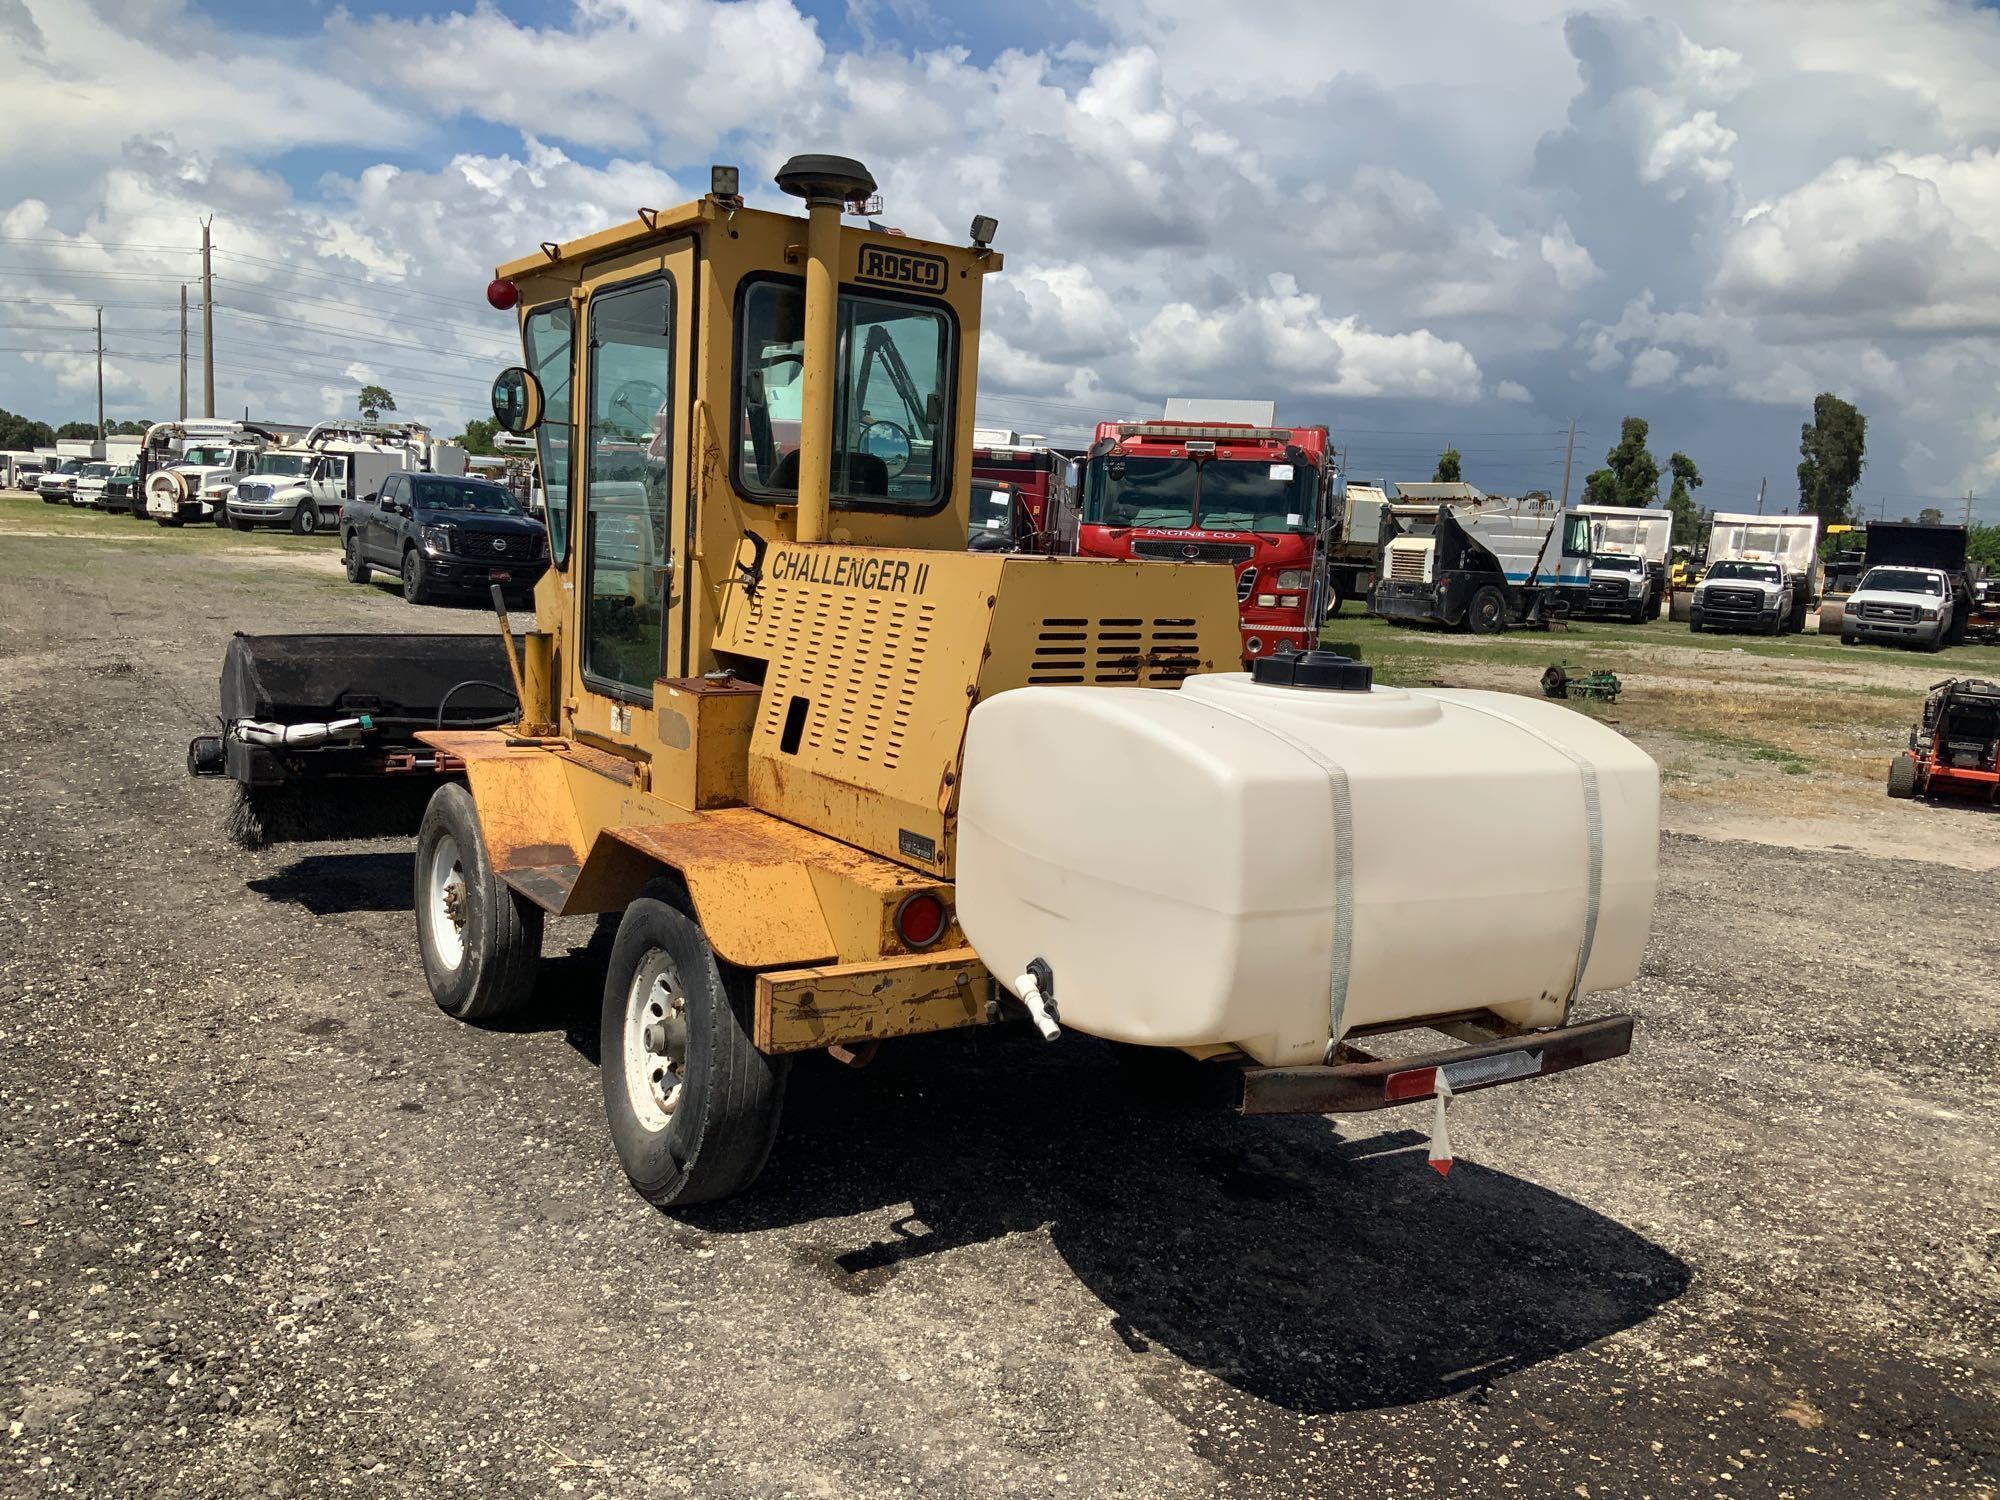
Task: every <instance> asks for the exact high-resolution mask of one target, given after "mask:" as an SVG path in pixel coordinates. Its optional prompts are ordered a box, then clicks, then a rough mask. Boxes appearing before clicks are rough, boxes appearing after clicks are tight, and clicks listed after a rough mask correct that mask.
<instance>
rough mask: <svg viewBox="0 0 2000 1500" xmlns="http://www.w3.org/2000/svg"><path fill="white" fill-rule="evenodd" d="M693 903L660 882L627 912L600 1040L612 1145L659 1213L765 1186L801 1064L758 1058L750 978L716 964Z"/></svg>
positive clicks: (620, 927) (613, 961)
mask: <svg viewBox="0 0 2000 1500" xmlns="http://www.w3.org/2000/svg"><path fill="white" fill-rule="evenodd" d="M683 900H684V898H683V897H682V895H681V893H680V890H679V888H678V887H676V886H674V885H672V884H671V883H669V882H665V881H655V882H653V883H652V884H650V885H648V886H647V887H646V888H645V889H644V890H642V891H641V892H640V893H639V895H638V896H637V897H636V898H635V899H634V900H633V902H632V904H631V905H630V906H628V907H626V908H625V916H624V919H623V920H622V921H620V922H619V924H618V937H617V940H616V941H615V942H614V943H613V944H612V948H611V964H610V968H609V970H608V972H607V973H606V975H605V980H604V1013H603V1017H602V1026H601V1027H600V1030H599V1038H600V1040H599V1047H600V1058H599V1063H598V1076H599V1078H600V1079H601V1080H602V1083H603V1087H604V1116H605V1121H606V1123H607V1124H608V1126H609V1127H610V1131H611V1144H612V1146H613V1147H614V1148H615V1149H616V1150H617V1152H618V1161H619V1164H620V1165H621V1166H623V1167H624V1169H625V1176H626V1177H627V1178H628V1179H629V1180H630V1181H631V1184H632V1187H633V1189H634V1190H635V1191H636V1192H637V1193H638V1194H639V1196H640V1197H642V1198H644V1199H645V1200H646V1201H647V1202H648V1203H650V1204H652V1205H653V1206H654V1207H655V1208H675V1207H680V1206H684V1205H686V1204H691V1203H706V1202H712V1201H713V1200H715V1199H718V1198H726V1197H729V1196H730V1195H732V1194H734V1193H739V1192H742V1191H743V1190H744V1189H745V1188H747V1187H749V1186H750V1184H751V1183H753V1182H754V1181H756V1179H757V1175H758V1174H759V1173H760V1172H762V1171H763V1169H764V1163H765V1162H766V1161H767V1160H768V1159H769V1158H770V1155H771V1146H772V1143H773V1142H774V1141H775V1140H776V1139H777V1135H778V1120H779V1117H780V1115H781V1114H782V1113H783V1109H784V1100H785V1075H786V1072H787V1071H788V1065H789V1062H790V1059H789V1058H785V1057H771V1056H768V1055H766V1054H765V1053H763V1052H760V1051H758V1050H757V1046H756V1044H755V1042H753V1041H752V1040H751V1025H752V1022H753V1018H754V1015H755V1001H754V999H753V997H752V992H751V982H750V975H748V974H747V973H745V972H743V971H741V970H738V969H734V968H727V967H725V966H724V965H723V964H722V963H720V962H719V961H718V960H717V958H716V956H715V950H714V949H713V948H711V947H710V946H709V944H708V939H707V938H705V937H704V936H703V935H702V931H701V928H700V927H699V926H698V925H697V924H696V922H695V920H694V919H693V918H692V917H691V916H689V915H688V914H687V912H686V911H685V910H683V909H682V901H683Z"/></svg>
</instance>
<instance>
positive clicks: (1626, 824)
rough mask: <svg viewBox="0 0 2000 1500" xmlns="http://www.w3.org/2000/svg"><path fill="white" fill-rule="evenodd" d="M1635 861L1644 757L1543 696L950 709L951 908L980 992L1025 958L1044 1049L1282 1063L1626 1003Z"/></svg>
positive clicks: (1228, 682)
mask: <svg viewBox="0 0 2000 1500" xmlns="http://www.w3.org/2000/svg"><path fill="white" fill-rule="evenodd" d="M1658 846H1659V771H1658V768H1657V767H1656V766H1655V765H1654V764H1653V761H1652V759H1651V758H1650V757H1649V756H1647V755H1646V754H1645V753H1644V752H1643V751H1641V750H1639V749H1638V748H1636V747H1635V746H1633V745H1632V744H1631V743H1630V742H1629V741H1627V740H1626V739H1625V738H1624V737H1623V736H1622V735H1620V734H1618V733H1617V732H1616V731H1614V730H1612V729H1609V728H1607V727H1605V726H1604V725H1601V724H1598V723H1596V722H1595V721H1593V720H1591V719H1589V718H1586V717H1585V716H1584V715H1582V714H1580V713H1576V712H1574V711H1573V710H1571V709H1568V708H1564V707H1562V706H1560V705H1558V704H1555V703H1550V702H1546V701H1543V700H1540V699H1535V698H1523V697H1517V696H1514V695H1512V694H1508V693H1486V692H1471V691H1414V690H1404V689H1398V688H1374V689H1372V690H1369V691H1362V692H1345V691H1337V690H1332V689H1326V688H1313V687H1289V686H1285V687H1281V686H1273V685H1269V684H1264V683H1258V682H1254V681H1253V680H1252V679H1251V678H1250V677H1249V676H1247V675H1245V674H1242V673H1227V674H1217V675H1213V676H1201V677H1194V678H1190V679H1189V680H1188V682H1187V683H1186V684H1185V685H1183V686H1182V687H1181V689H1180V690H1179V691H1177V692H1162V691H1159V690H1157V689H1151V688H1104V687H1030V688H1020V689H1016V690H1014V691H1011V692H1007V693H1001V694H998V695H996V696H995V697H993V698H991V699H988V700H987V701H986V702H984V703H982V704H980V705H979V706H978V708H976V709H975V710H974V711H973V713H972V716H971V722H970V725H969V727H968V729H967V733H966V741H965V760H964V768H963V780H962V783H961V790H960V801H959V826H958V862H957V897H956V899H957V907H958V919H959V922H960V924H961V926H962V927H963V929H964V931H965V934H966V937H967V938H968V939H969V940H970V942H971V944H972V946H973V948H974V949H975V950H976V951H977V952H978V954H979V956H980V958H981V960H982V961H984V963H985V964H986V966H987V967H988V968H989V969H991V970H992V971H993V973H994V974H995V975H996V976H998V977H999V979H1000V980H1001V982H1002V983H1004V984H1008V985H1010V986H1012V985H1014V983H1015V981H1016V978H1017V976H1019V975H1021V974H1022V973H1024V972H1025V971H1026V969H1027V966H1028V964H1029V962H1030V960H1032V959H1036V958H1040V959H1043V960H1044V961H1045V962H1047V964H1048V965H1049V967H1050V970H1051V971H1052V973H1053V975H1054V980H1055V984H1054V988H1055V1000H1056V1005H1057V1007H1058V1009H1059V1012H1060V1015H1061V1020H1062V1024H1064V1025H1065V1026H1073V1027H1076V1028H1077V1029H1079V1030H1082V1031H1086V1032H1090V1033H1092V1034H1094V1035H1097V1036H1102V1037H1108V1038H1110V1039H1112V1040H1116V1041H1128V1042H1143V1043H1151V1044H1154V1045H1160V1046H1181V1047H1202V1046H1217V1045H1233V1046H1236V1047H1238V1048H1241V1049H1242V1050H1243V1051H1244V1052H1245V1053H1247V1054H1249V1055H1250V1056H1251V1057H1253V1058H1255V1059H1257V1060H1258V1061H1259V1062H1262V1063H1266V1064H1284V1063H1306V1062H1318V1061H1320V1060H1321V1059H1322V1057H1323V1055H1324V1054H1325V1052H1326V1050H1327V1047H1328V1043H1329V1039H1330V1034H1331V1037H1332V1039H1337V1038H1338V1036H1340V1035H1345V1034H1346V1033H1347V1032H1348V1031H1350V1030H1352V1029H1354V1028H1355V1027H1361V1026H1372V1025H1376V1024H1378V1023H1381V1022H1385V1021H1397V1020H1410V1021H1416V1020H1420V1019H1421V1018H1423V1017H1427V1016H1440V1015H1446V1014H1449V1013H1452V1012H1456V1011H1465V1010H1472V1009H1481V1008H1483V1009H1488V1010H1493V1011H1496V1012H1498V1013H1500V1014H1501V1015H1503V1016H1505V1017H1506V1018H1507V1019H1509V1020H1512V1021H1515V1022H1516V1023H1518V1024H1522V1025H1529V1026H1548V1025H1555V1024H1559V1023H1561V1022H1562V1021H1563V1020H1564V1019H1566V1017H1567V1014H1568V1009H1569V1005H1570V1002H1571V999H1572V995H1573V993H1581V992H1589V991H1594V990H1605V989H1613V988H1616V987H1617V986H1619V985H1622V984H1627V983H1629V982H1630V981H1631V980H1632V979H1633V978H1635V977H1636V976H1637V974H1638V971H1639V961H1640V956H1641V954H1642V953H1643V951H1644V949H1645V945H1646V935H1647V929H1648V926H1649V924H1650V922H1651V919H1652V910H1653V895H1654V889H1655V886H1656V884H1657V880H1658ZM1586 944H1587V949H1588V957H1587V961H1586V963H1585V965H1584V969H1583V973H1582V975H1581V980H1580V983H1579V976H1578V973H1577V968H1578V962H1579V957H1580V955H1582V954H1583V953H1584V952H1585V949H1586Z"/></svg>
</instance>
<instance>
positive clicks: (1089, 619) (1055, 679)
mask: <svg viewBox="0 0 2000 1500" xmlns="http://www.w3.org/2000/svg"><path fill="white" fill-rule="evenodd" d="M1199 644H1200V633H1199V631H1197V630H1196V628H1195V622H1194V621H1193V620H1191V619H1173V618H1162V617H1154V618H1127V617H1111V616H1106V617H1101V618H1100V617H1093V616H1079V615H1069V616H1050V617H1049V618H1046V619H1044V620H1043V621H1042V622H1041V625H1040V629H1039V631H1038V632H1037V634H1036V637H1035V648H1034V653H1033V659H1032V662H1031V664H1030V665H1029V668H1028V681H1029V683H1030V684H1049V685H1054V684H1062V683H1096V684H1118V683H1125V684H1130V685H1133V686H1138V685H1141V684H1157V683H1165V682H1178V681H1180V680H1181V679H1182V678H1184V677H1186V676H1187V675H1188V674H1189V673H1190V672H1192V671H1194V670H1195V668H1196V667H1197V666H1199V665H1200V655H1199V650H1198V647H1199Z"/></svg>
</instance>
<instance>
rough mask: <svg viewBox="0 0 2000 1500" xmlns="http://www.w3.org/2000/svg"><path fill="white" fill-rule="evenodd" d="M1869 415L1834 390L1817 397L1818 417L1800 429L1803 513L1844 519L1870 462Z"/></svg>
mask: <svg viewBox="0 0 2000 1500" xmlns="http://www.w3.org/2000/svg"><path fill="white" fill-rule="evenodd" d="M1867 446H1868V419H1867V418H1866V417H1864V416H1862V415H1861V413H1860V412H1859V411H1857V410H1856V409H1855V408H1854V406H1853V405H1852V404H1850V403H1849V402H1846V401H1843V400H1841V399H1840V397H1838V396H1836V395H1834V394H1833V393H1832V392H1831V391H1821V392H1820V393H1819V394H1818V395H1817V396H1815V397H1813V419H1812V420H1811V421H1810V422H1807V423H1805V424H1804V425H1803V426H1801V427H1800V428H1799V513H1800V514H1801V515H1814V516H1818V517H1819V519H1820V523H1821V524H1822V525H1826V526H1837V525H1839V524H1841V523H1842V522H1844V521H1845V520H1846V519H1847V517H1848V514H1849V510H1850V506H1851V504H1852V501H1853V499H1854V487H1855V485H1857V484H1859V483H1860V482H1861V471H1862V470H1863V469H1864V468H1866V467H1867V466H1868V463H1867V460H1866V459H1865V458H1864V457H1863V456H1862V455H1863V452H1864V451H1865V449H1866V448H1867Z"/></svg>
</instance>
